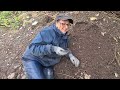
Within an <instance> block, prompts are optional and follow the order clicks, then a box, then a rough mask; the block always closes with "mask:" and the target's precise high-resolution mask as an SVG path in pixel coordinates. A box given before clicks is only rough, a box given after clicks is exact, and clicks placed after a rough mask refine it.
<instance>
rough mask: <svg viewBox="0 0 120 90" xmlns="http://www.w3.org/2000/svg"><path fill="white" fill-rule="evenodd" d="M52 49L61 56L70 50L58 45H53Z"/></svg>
mask: <svg viewBox="0 0 120 90" xmlns="http://www.w3.org/2000/svg"><path fill="white" fill-rule="evenodd" d="M52 51H53V52H55V53H56V54H58V55H60V56H63V55H66V54H68V52H69V51H68V50H65V49H63V48H61V47H58V46H52Z"/></svg>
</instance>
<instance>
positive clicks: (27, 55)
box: [22, 14, 80, 79]
mask: <svg viewBox="0 0 120 90" xmlns="http://www.w3.org/2000/svg"><path fill="white" fill-rule="evenodd" d="M70 24H73V20H72V18H71V17H70V16H68V15H64V14H61V15H58V16H57V17H56V19H55V23H53V24H52V25H50V26H47V27H45V28H43V29H42V30H41V31H40V32H39V33H38V34H37V35H36V37H35V38H34V39H33V40H32V42H31V43H30V45H29V46H27V48H26V51H25V52H24V54H23V56H22V61H23V66H24V69H25V72H26V74H27V77H28V79H54V69H53V68H54V65H56V64H57V63H59V62H60V59H61V57H62V56H68V57H69V59H70V60H71V62H72V63H73V64H74V65H75V66H76V67H78V66H79V63H80V62H79V60H78V59H77V58H76V57H75V56H74V55H73V54H72V52H71V51H70V50H69V49H68V36H67V32H68V30H69V26H70Z"/></svg>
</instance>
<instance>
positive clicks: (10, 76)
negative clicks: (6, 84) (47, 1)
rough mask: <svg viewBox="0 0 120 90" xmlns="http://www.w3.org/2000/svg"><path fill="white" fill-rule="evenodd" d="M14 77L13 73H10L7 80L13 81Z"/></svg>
mask: <svg viewBox="0 0 120 90" xmlns="http://www.w3.org/2000/svg"><path fill="white" fill-rule="evenodd" d="M14 77H15V73H11V74H10V75H9V76H8V77H7V78H8V79H13V78H14Z"/></svg>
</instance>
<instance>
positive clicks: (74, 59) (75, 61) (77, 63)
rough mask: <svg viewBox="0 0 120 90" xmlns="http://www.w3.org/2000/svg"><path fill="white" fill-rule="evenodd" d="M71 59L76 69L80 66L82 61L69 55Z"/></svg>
mask: <svg viewBox="0 0 120 90" xmlns="http://www.w3.org/2000/svg"><path fill="white" fill-rule="evenodd" d="M69 58H70V61H71V62H72V63H73V64H74V65H75V67H78V66H79V64H80V61H79V60H78V59H77V58H76V57H75V56H74V55H73V54H72V53H69Z"/></svg>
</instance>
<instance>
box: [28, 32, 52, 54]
mask: <svg viewBox="0 0 120 90" xmlns="http://www.w3.org/2000/svg"><path fill="white" fill-rule="evenodd" d="M52 40H53V39H52V35H51V33H50V32H49V31H48V30H44V31H41V32H40V33H38V34H37V36H36V37H35V38H34V39H33V41H32V42H31V44H30V45H29V50H30V52H31V54H33V55H35V56H43V55H49V54H51V53H52V50H51V49H52V44H51V42H52Z"/></svg>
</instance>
